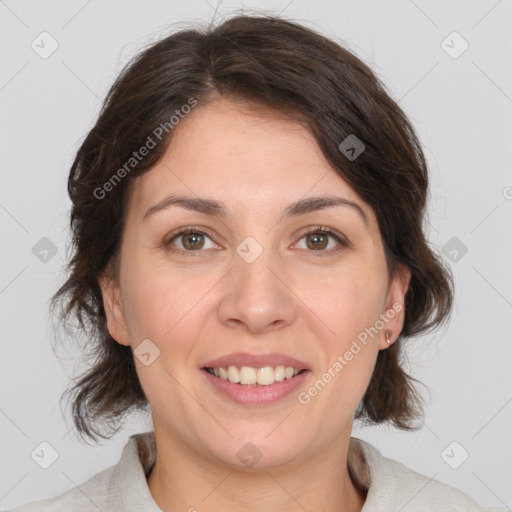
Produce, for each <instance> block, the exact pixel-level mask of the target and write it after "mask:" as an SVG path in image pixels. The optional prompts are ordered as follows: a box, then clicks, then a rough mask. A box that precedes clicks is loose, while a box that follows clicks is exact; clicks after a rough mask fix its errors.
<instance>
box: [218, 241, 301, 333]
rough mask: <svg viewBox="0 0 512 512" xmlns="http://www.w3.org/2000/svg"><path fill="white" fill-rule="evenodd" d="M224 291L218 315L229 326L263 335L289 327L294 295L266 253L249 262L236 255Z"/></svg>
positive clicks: (292, 320)
mask: <svg viewBox="0 0 512 512" xmlns="http://www.w3.org/2000/svg"><path fill="white" fill-rule="evenodd" d="M224 290H225V293H223V295H222V298H221V300H220V303H219V307H218V314H219V317H220V321H221V322H222V323H223V324H225V325H227V326H229V327H236V328H242V329H244V330H246V331H248V332H252V333H264V332H267V331H268V332H271V331H274V330H277V329H282V328H283V327H285V326H287V325H291V324H292V323H293V322H294V320H295V318H296V315H297V311H296V306H295V304H296V301H297V298H296V295H295V294H294V293H293V290H292V287H291V286H290V283H287V282H286V275H285V273H284V272H283V271H282V269H281V267H280V266H279V263H278V262H276V260H275V258H272V256H271V253H270V250H268V251H263V252H262V254H260V255H259V256H258V257H257V258H256V259H255V260H254V261H252V262H250V263H249V262H248V261H246V260H245V259H244V258H243V257H240V256H239V255H238V254H236V255H235V256H234V262H233V267H232V268H231V271H230V272H229V273H228V275H227V276H226V279H225V282H224Z"/></svg>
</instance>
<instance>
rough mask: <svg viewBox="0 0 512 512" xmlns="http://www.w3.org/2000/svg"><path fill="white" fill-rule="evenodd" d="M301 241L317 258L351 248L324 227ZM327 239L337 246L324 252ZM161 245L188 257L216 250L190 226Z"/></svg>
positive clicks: (338, 234) (318, 227)
mask: <svg viewBox="0 0 512 512" xmlns="http://www.w3.org/2000/svg"><path fill="white" fill-rule="evenodd" d="M303 239H306V247H305V249H306V250H307V251H308V252H318V256H329V255H330V254H332V253H334V252H337V251H338V250H341V249H343V248H347V247H350V246H351V244H350V242H348V241H347V240H346V239H345V238H344V237H343V235H341V234H340V233H338V232H336V231H333V230H332V229H330V228H326V227H324V226H313V227H311V228H309V229H307V231H306V232H305V233H303V234H302V236H301V238H300V239H299V242H300V241H301V240H303ZM329 239H331V240H332V239H333V240H335V241H336V242H337V246H336V244H334V248H332V247H331V248H330V249H329V250H326V249H327V248H329ZM206 240H210V242H211V245H210V247H208V246H207V244H205V241H206ZM175 241H177V242H179V244H178V246H177V247H176V245H175ZM163 245H164V247H165V248H166V249H167V250H169V251H172V252H179V253H182V254H188V255H190V256H192V254H191V253H194V252H201V249H215V248H216V244H215V242H213V240H212V237H210V236H209V235H207V234H206V233H204V232H203V231H201V230H199V229H197V228H194V227H191V226H188V227H186V228H182V229H180V230H179V231H177V232H174V233H171V234H170V235H169V237H168V238H167V240H166V241H164V244H163Z"/></svg>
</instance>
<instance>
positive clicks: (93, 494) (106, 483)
mask: <svg viewBox="0 0 512 512" xmlns="http://www.w3.org/2000/svg"><path fill="white" fill-rule="evenodd" d="M114 468H115V466H111V467H110V468H107V469H105V470H103V471H101V472H100V473H97V474H96V475H94V476H93V477H92V478H90V479H89V480H87V481H86V482H84V483H82V484H80V486H77V487H74V488H73V489H69V490H68V491H66V492H64V493H62V494H59V495H58V496H56V497H54V498H49V499H44V500H38V501H33V502H31V503H27V504H26V505H22V506H20V507H15V508H13V509H10V510H9V511H8V512H43V511H45V512H64V511H66V512H70V511H72V510H80V511H84V512H89V511H94V512H98V510H108V507H109V503H110V499H111V494H110V490H111V489H112V487H113V486H112V477H113V473H114Z"/></svg>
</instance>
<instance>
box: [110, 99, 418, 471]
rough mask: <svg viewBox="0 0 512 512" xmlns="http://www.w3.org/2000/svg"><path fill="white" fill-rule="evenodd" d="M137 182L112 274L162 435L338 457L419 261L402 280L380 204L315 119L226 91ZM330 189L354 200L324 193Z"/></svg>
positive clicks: (178, 130) (224, 454)
mask: <svg viewBox="0 0 512 512" xmlns="http://www.w3.org/2000/svg"><path fill="white" fill-rule="evenodd" d="M340 142H341V140H340ZM347 165H351V162H349V161H348V160H347ZM132 186H133V188H132V191H131V195H130V199H129V202H128V208H127V218H126V224H125V230H124V233H123V241H122V246H121V259H120V273H119V282H118V283H114V282H112V281H109V280H108V279H102V281H101V285H102V290H103V295H104V302H105V307H106V310H107V316H108V327H109V331H110V333H111V334H112V336H113V337H114V338H115V339H116V340H117V341H118V342H119V343H122V344H124V345H131V347H132V349H133V350H134V351H135V355H136V357H135V363H136V368H137V372H138V375H139V378H140V382H141V384H142V387H143V389H144V392H145V394H146V396H147V397H148V399H149V402H150V404H151V408H152V413H153V420H154V425H155V432H157V431H158V432H159V433H161V435H165V436H166V437H167V439H168V440H173V441H175V442H176V443H179V444H180V446H182V447H187V449H189V450H190V451H192V452H194V453H195V454H196V455H197V454H199V455H200V456H203V457H206V458H208V459H209V460H211V461H216V462H224V463H228V464H230V465H235V466H238V467H243V466H244V465H245V466H247V465H250V464H248V460H256V459H258V458H259V459H260V460H259V461H258V467H272V466H275V465H278V464H282V463H286V462H290V461H292V460H295V461H298V460H303V461H304V460H307V459H308V457H311V456H312V455H315V456H319V455H320V456H321V455H322V454H327V453H332V451H333V449H336V448H335V447H336V446H339V443H340V440H341V439H345V440H348V437H349V436H350V432H351V427H352V421H353V416H354V413H355V410H356V408H357V406H358V404H359V402H360V400H361V398H362V396H363V395H364V392H365V390H366V388H367V386H368V383H369V380H370V377H371V375H372V371H373V368H374V364H375V361H376V357H377V354H378V351H379V350H385V349H386V348H387V347H388V344H387V343H386V339H385V331H386V330H387V329H388V330H389V331H391V340H395V339H396V337H397V336H398V334H399V333H400V331H401V328H402V323H403V309H402V305H403V303H404V294H405V292H406V289H407V286H408V282H409V273H408V272H407V271H406V270H403V271H402V273H401V274H400V275H399V276H397V278H395V279H394V280H393V281H392V282H389V279H388V274H387V269H386V261H385V257H384V250H383V244H382V239H381V237H380V233H379V229H378V225H377V219H376V217H375V214H374V212H373V210H372V209H371V208H370V207H369V206H368V205H367V204H366V203H364V202H363V201H362V199H361V198H360V197H359V196H358V195H357V194H356V193H355V192H354V190H353V189H352V188H351V187H350V186H349V185H348V184H347V182H345V181H344V180H343V179H342V178H341V177H340V176H339V175H338V174H337V173H336V172H335V170H334V169H333V168H332V167H330V165H329V163H328V162H327V161H326V159H325V158H324V156H323V155H322V153H321V151H320V149H319V147H318V145H317V144H316V142H315V140H314V138H313V136H312V135H311V134H310V133H309V132H308V131H307V130H305V129H304V128H303V127H301V126H299V125H298V124H295V123H292V122H290V121H286V120H284V119H277V118H271V117H269V116H267V117H264V116H259V115H256V114H254V113H248V112H247V111H245V112H244V111H242V110H240V106H239V105H238V106H237V105H236V104H235V103H233V102H230V101H228V100H225V99H223V100H217V101H216V102H215V103H213V104H211V105H209V106H206V107H201V106H200V105H199V106H198V107H197V108H196V109H195V110H193V111H192V112H191V113H190V114H189V115H188V117H186V118H185V119H183V120H181V121H180V123H179V125H178V126H176V127H175V128H174V133H173V138H172V141H171V144H170V146H169V147H168V149H167V151H166V153H165V155H164V157H163V159H162V160H161V162H160V163H159V164H158V165H157V166H155V167H154V168H153V169H151V170H150V171H148V172H147V173H145V174H143V175H142V176H140V177H138V178H137V179H136V180H134V182H133V183H132ZM171 195H172V196H173V197H174V198H176V197H178V196H179V197H180V198H186V199H187V200H190V203H189V204H188V206H187V207H184V206H183V205H185V204H186V203H184V202H181V203H180V202H175V203H174V204H171V202H170V201H168V199H170V196H171ZM325 196H328V197H330V198H342V199H343V201H344V203H343V202H341V203H340V204H337V205H334V206H329V207H322V208H320V206H321V204H322V203H321V201H319V200H317V201H311V198H313V197H325ZM105 200H107V199H105ZM200 200H208V201H212V202H215V203H216V204H219V205H221V208H219V209H217V208H214V207H213V206H212V205H211V204H206V203H201V201H200ZM305 201H306V203H304V202H305ZM166 202H167V204H166ZM295 203H299V204H298V205H296V206H294V207H290V205H293V204H295ZM315 226H321V228H320V229H316V230H315V229H313V233H312V234H307V233H306V231H307V230H308V228H315ZM186 227H193V233H189V234H182V235H180V236H178V235H177V232H178V231H179V230H180V229H182V228H186ZM326 231H332V232H333V233H334V234H329V233H326ZM337 237H339V239H338V238H337ZM401 309H402V310H401ZM400 310H401V311H400ZM383 326H384V327H383ZM143 340H144V341H143ZM252 356H261V358H260V359H256V358H255V357H252ZM218 358H225V359H224V360H223V361H218V362H215V361H214V360H216V359H218ZM287 358H289V359H287ZM292 358H293V360H292ZM208 366H212V367H216V368H215V369H214V370H213V372H214V373H215V371H217V372H219V374H221V373H222V372H223V370H218V368H220V367H223V368H224V369H225V370H226V371H227V372H228V373H229V377H230V379H231V380H235V381H236V380H237V378H242V376H243V380H244V381H245V379H248V380H247V381H245V382H252V381H251V379H253V378H254V375H255V374H256V378H257V379H259V381H260V382H271V381H272V380H276V379H277V381H276V382H275V383H274V384H269V385H263V384H256V385H247V384H246V385H242V384H240V383H232V382H229V381H227V380H224V379H223V378H222V377H221V376H219V377H217V376H215V375H212V374H211V373H210V372H209V371H208V370H206V369H205V367H208ZM229 366H232V367H233V368H232V369H229ZM242 366H245V367H248V368H249V369H242V368H241V367H242ZM269 366H270V367H271V368H272V370H270V369H268V368H266V369H263V370H261V369H260V368H265V367H269ZM278 366H283V367H284V368H277V373H276V372H275V371H274V369H275V368H276V367H278ZM287 367H291V368H295V369H296V370H305V371H303V372H302V373H300V374H298V375H296V376H294V377H290V372H291V370H286V368H287ZM251 368H254V370H252V369H251ZM223 376H224V377H225V375H223ZM283 378H284V380H283ZM265 379H270V381H266V380H265ZM249 443H250V444H249ZM247 456H248V457H247ZM251 457H252V459H251ZM251 464H252V463H251Z"/></svg>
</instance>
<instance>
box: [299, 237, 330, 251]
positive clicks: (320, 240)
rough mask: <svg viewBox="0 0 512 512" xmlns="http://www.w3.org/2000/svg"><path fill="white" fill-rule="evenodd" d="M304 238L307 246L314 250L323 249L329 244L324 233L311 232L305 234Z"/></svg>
mask: <svg viewBox="0 0 512 512" xmlns="http://www.w3.org/2000/svg"><path fill="white" fill-rule="evenodd" d="M305 238H306V240H307V242H306V243H307V246H308V248H309V249H313V250H314V251H317V250H319V249H325V248H326V247H327V245H328V244H329V237H328V236H326V234H325V233H312V234H308V235H306V236H305Z"/></svg>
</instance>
